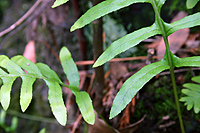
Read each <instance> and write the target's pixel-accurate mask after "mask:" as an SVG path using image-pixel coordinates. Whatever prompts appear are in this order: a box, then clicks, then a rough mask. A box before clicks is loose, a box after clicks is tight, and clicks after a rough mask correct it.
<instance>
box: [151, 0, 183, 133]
mask: <svg viewBox="0 0 200 133" xmlns="http://www.w3.org/2000/svg"><path fill="white" fill-rule="evenodd" d="M151 2H152V6H153V9H154V11H155V15H156V16H155V18H156V20H157V24H158V26H159V27H160V30H161V32H162V36H163V39H164V42H165V47H166V51H165V54H166V55H167V59H168V63H169V65H170V75H171V80H172V86H173V90H174V97H175V102H176V108H177V113H178V118H179V123H180V128H181V132H182V133H185V130H184V125H183V120H182V116H181V109H180V105H179V100H178V94H177V88H176V80H175V74H174V64H173V58H172V57H171V54H170V47H169V41H168V36H167V34H166V31H165V25H164V23H163V21H162V19H161V17H160V13H159V10H158V7H157V5H156V3H155V0H151Z"/></svg>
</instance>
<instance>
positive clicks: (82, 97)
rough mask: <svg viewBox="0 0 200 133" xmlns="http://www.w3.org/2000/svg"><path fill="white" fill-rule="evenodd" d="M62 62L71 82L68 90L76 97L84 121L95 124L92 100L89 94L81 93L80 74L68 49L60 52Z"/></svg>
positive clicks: (64, 48)
mask: <svg viewBox="0 0 200 133" xmlns="http://www.w3.org/2000/svg"><path fill="white" fill-rule="evenodd" d="M60 62H61V65H62V67H63V70H64V73H65V74H66V75H67V79H68V80H69V86H68V88H69V89H70V90H71V91H72V92H73V94H74V95H75V97H76V103H77V104H78V107H79V109H80V111H81V114H82V116H83V118H84V120H85V121H86V122H87V123H89V124H94V121H95V115H94V109H93V106H92V100H91V99H90V96H89V94H87V93H86V92H80V91H79V81H80V78H79V73H78V68H77V66H76V64H75V62H74V61H73V59H72V57H71V53H70V52H69V50H68V49H67V48H66V47H63V48H62V49H61V51H60Z"/></svg>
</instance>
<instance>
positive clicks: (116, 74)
mask: <svg viewBox="0 0 200 133" xmlns="http://www.w3.org/2000/svg"><path fill="white" fill-rule="evenodd" d="M127 72H128V70H127V68H126V66H124V65H123V64H121V63H119V62H112V63H110V74H111V75H112V76H113V77H112V78H114V79H117V80H118V79H120V78H121V77H123V75H124V74H126V73H127Z"/></svg>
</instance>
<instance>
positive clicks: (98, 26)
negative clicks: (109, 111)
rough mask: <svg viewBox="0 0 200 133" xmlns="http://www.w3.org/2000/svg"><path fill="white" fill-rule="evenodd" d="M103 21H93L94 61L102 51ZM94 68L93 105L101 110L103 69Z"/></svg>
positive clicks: (94, 3)
mask: <svg viewBox="0 0 200 133" xmlns="http://www.w3.org/2000/svg"><path fill="white" fill-rule="evenodd" d="M100 2H102V0H93V5H94V6H95V5H96V4H98V3H100ZM102 33H103V21H102V18H100V19H97V20H95V21H94V22H93V57H94V60H95V61H96V60H97V58H98V57H99V56H100V55H101V54H102V52H103V36H102ZM94 70H95V79H94V89H95V99H94V107H95V108H96V109H97V110H98V111H100V112H101V111H102V110H101V109H102V98H103V93H102V92H103V89H104V70H103V66H100V67H97V68H95V69H94Z"/></svg>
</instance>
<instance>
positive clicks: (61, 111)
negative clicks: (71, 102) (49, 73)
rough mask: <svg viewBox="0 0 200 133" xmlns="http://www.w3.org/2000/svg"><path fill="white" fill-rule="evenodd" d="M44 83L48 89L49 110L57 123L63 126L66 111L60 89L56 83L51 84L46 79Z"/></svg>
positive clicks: (51, 82) (65, 120)
mask: <svg viewBox="0 0 200 133" xmlns="http://www.w3.org/2000/svg"><path fill="white" fill-rule="evenodd" d="M44 81H45V82H46V84H47V86H48V87H49V93H48V94H49V95H48V99H49V103H50V106H51V110H52V112H53V114H54V116H55V118H56V119H57V120H58V122H59V123H60V124H61V125H63V126H65V125H66V122H67V110H66V107H65V104H64V102H63V98H62V89H61V87H60V85H59V84H58V83H57V82H53V81H51V80H47V79H45V80H44Z"/></svg>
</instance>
